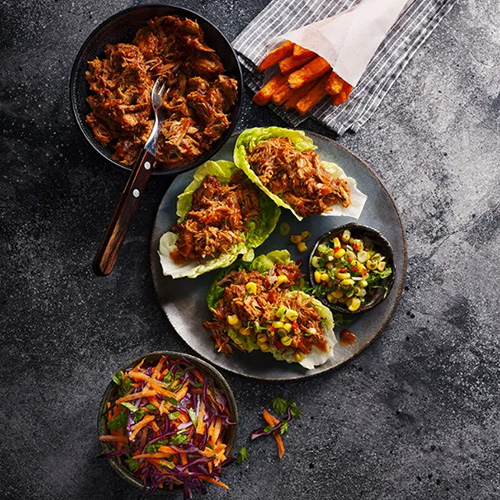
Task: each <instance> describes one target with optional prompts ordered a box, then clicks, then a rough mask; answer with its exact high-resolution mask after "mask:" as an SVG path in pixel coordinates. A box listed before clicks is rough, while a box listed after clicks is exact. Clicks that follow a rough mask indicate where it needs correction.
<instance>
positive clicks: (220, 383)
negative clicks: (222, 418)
mask: <svg viewBox="0 0 500 500" xmlns="http://www.w3.org/2000/svg"><path fill="white" fill-rule="evenodd" d="M161 356H166V357H167V359H179V358H185V359H187V360H188V361H190V362H191V363H193V364H196V365H197V366H198V367H199V368H200V369H201V370H202V372H203V373H204V374H205V375H209V376H211V377H212V378H213V380H214V382H215V386H216V387H218V388H219V389H222V390H223V391H224V395H225V396H226V398H227V404H228V408H229V411H230V414H231V419H232V421H233V422H234V425H232V426H231V427H230V431H229V439H228V442H227V456H229V455H230V454H231V453H232V452H233V450H234V448H235V445H236V438H237V435H238V425H239V416H238V407H237V404H236V399H235V397H234V394H233V391H232V389H231V387H230V385H229V383H228V382H227V380H226V379H225V378H224V376H223V375H222V373H220V372H219V371H218V370H217V369H216V368H214V367H213V366H212V365H211V364H210V363H208V362H207V361H205V360H203V359H200V358H198V357H197V356H193V355H192V354H186V353H182V352H176V351H153V352H148V353H146V354H143V355H142V356H139V357H137V358H135V359H133V360H131V361H129V362H127V363H125V364H124V365H122V366H121V367H120V368H119V369H118V370H116V371H115V372H113V375H114V374H116V373H119V372H121V371H125V370H126V369H128V368H131V367H132V366H135V365H137V364H138V363H140V362H141V361H142V360H143V359H145V360H146V361H145V362H146V363H147V361H148V358H160V357H161ZM116 389H117V385H116V384H115V383H114V382H113V380H111V381H110V383H109V384H108V385H107V387H106V389H105V391H104V395H103V397H102V399H101V403H100V405H99V414H98V417H97V434H98V436H103V435H106V434H108V431H107V428H106V420H105V412H106V403H107V402H108V401H109V398H110V395H111V394H112V392H113V391H114V390H116ZM101 446H102V448H103V452H105V451H110V450H109V449H107V448H106V445H105V444H104V443H101ZM107 461H108V463H109V464H110V465H111V467H112V468H113V470H114V471H115V472H116V473H117V474H118V476H120V477H121V478H122V479H124V480H125V481H127V482H128V483H129V484H131V485H133V486H135V487H136V488H139V489H141V490H142V491H147V492H149V493H153V492H151V490H150V488H149V486H147V487H146V486H144V485H143V484H142V482H141V481H140V480H139V479H138V478H137V477H136V476H134V475H133V474H131V473H130V472H129V471H128V469H126V468H125V467H124V466H123V465H120V464H119V463H118V462H117V461H116V460H115V459H114V458H113V457H109V458H108V459H107ZM179 489H180V487H179V488H174V489H173V490H167V489H161V490H156V491H155V492H154V493H156V494H168V493H172V492H176V491H179Z"/></svg>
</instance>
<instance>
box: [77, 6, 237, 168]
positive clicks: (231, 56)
mask: <svg viewBox="0 0 500 500" xmlns="http://www.w3.org/2000/svg"><path fill="white" fill-rule="evenodd" d="M167 15H178V16H182V17H187V18H189V19H192V20H194V21H197V22H198V24H199V25H200V26H201V28H202V29H203V31H204V33H205V41H206V42H207V44H208V45H209V46H210V47H212V48H213V49H214V50H215V51H216V53H217V55H218V56H219V57H220V59H221V61H222V63H223V64H224V68H225V70H226V73H225V74H226V75H228V76H230V77H232V78H234V79H235V80H236V81H237V82H238V95H237V97H236V101H235V103H234V105H233V107H232V108H231V111H230V114H229V120H230V122H231V125H230V126H229V128H228V129H227V130H226V131H225V132H224V134H223V135H222V137H221V138H220V139H219V140H218V141H217V142H215V143H214V144H212V146H211V147H210V149H209V150H208V151H207V152H205V153H204V154H203V155H201V156H199V157H198V158H195V159H194V160H193V161H192V162H190V163H188V164H187V165H185V166H182V167H178V168H171V169H169V168H157V169H156V168H155V169H154V170H153V171H152V174H153V175H174V174H178V173H180V172H184V171H186V170H190V169H192V168H195V167H197V166H199V165H201V164H202V163H204V162H205V161H207V160H209V159H210V158H211V157H212V156H213V155H214V154H215V153H217V151H219V149H220V148H221V147H222V146H223V145H224V143H225V142H226V141H227V140H228V139H229V137H231V134H232V132H233V130H234V128H235V127H236V122H237V121H238V117H239V114H240V109H241V102H242V92H243V75H242V73H241V66H240V63H239V61H238V58H237V57H236V54H235V52H234V50H233V48H232V47H231V44H230V43H229V42H228V40H227V39H226V38H225V36H224V35H223V34H222V33H221V32H220V31H219V30H218V29H217V28H216V27H215V26H214V25H213V24H212V23H211V22H210V21H208V20H207V19H205V18H204V17H202V16H200V15H199V14H197V13H195V12H192V11H190V10H188V9H184V8H182V7H176V6H173V5H143V6H141V7H131V8H129V9H126V10H122V11H121V12H118V13H117V14H115V15H114V16H112V17H110V18H109V19H107V20H106V21H104V22H103V23H102V24H101V25H100V26H98V27H97V28H96V29H95V30H94V31H93V32H92V33H91V34H90V35H89V37H88V38H87V40H85V42H84V44H83V45H82V48H81V49H80V51H79V52H78V55H77V56H76V59H75V62H74V63H73V69H72V71H71V79H70V102H71V110H72V111H73V116H74V117H75V120H76V123H77V124H78V127H79V128H80V130H81V132H82V134H83V135H84V136H85V138H86V139H87V140H88V142H89V143H90V144H91V146H92V147H93V148H94V149H95V150H96V151H97V152H98V153H100V154H101V155H102V156H104V158H106V159H107V160H109V161H110V162H111V163H113V164H114V165H116V166H117V167H120V168H123V169H125V170H128V171H130V170H131V167H129V166H127V165H122V164H121V163H120V162H118V161H116V160H113V159H112V158H111V155H112V153H113V152H112V150H111V149H110V148H106V147H104V146H102V144H100V143H99V142H98V141H97V139H96V138H95V137H94V134H93V133H92V130H91V129H90V127H89V126H88V125H87V124H86V123H85V117H86V116H87V115H88V114H89V113H90V111H91V109H90V106H89V104H88V103H87V97H88V96H89V95H90V89H89V86H88V83H87V80H86V79H85V71H86V70H87V68H88V61H91V60H93V59H95V58H96V57H102V56H103V54H104V47H105V46H106V45H108V44H116V43H130V42H131V41H132V40H133V39H134V37H135V34H136V33H137V31H139V29H140V28H143V27H144V26H146V24H147V22H148V20H150V19H152V18H154V17H160V16H167Z"/></svg>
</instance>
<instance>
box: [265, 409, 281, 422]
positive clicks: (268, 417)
mask: <svg viewBox="0 0 500 500" xmlns="http://www.w3.org/2000/svg"><path fill="white" fill-rule="evenodd" d="M262 416H263V417H264V420H265V421H266V422H267V423H268V425H273V426H274V425H278V424H279V423H280V421H279V420H278V419H277V418H276V417H275V416H273V415H271V414H270V413H269V412H268V411H267V410H262Z"/></svg>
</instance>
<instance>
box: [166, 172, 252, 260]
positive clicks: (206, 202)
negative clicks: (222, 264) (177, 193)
mask: <svg viewBox="0 0 500 500" xmlns="http://www.w3.org/2000/svg"><path fill="white" fill-rule="evenodd" d="M259 208H260V198H259V192H258V190H257V188H256V187H255V186H254V185H253V184H252V183H250V182H249V181H248V180H246V178H245V175H244V174H243V172H242V171H241V170H240V171H238V172H236V173H235V174H234V175H233V176H232V177H231V180H230V181H229V183H228V184H222V183H221V182H220V181H219V180H218V179H217V177H215V176H213V175H207V176H206V177H205V178H204V179H203V182H202V183H201V185H200V187H199V188H198V189H197V190H196V191H195V192H194V193H193V198H192V202H191V210H190V211H189V212H188V213H187V214H186V217H185V218H184V220H183V221H182V222H181V223H179V224H177V225H176V226H174V227H173V228H172V231H173V232H174V233H175V234H177V236H178V239H177V242H176V245H177V248H176V252H175V254H174V255H173V256H172V257H173V258H174V260H178V258H179V257H180V258H181V259H183V260H198V261H199V262H203V260H205V259H206V258H207V257H217V256H219V255H221V254H223V253H227V252H228V250H230V249H231V248H232V247H233V245H234V244H235V243H237V242H239V241H245V233H246V231H247V226H248V222H249V221H250V220H251V219H252V218H256V217H257V216H258V214H259Z"/></svg>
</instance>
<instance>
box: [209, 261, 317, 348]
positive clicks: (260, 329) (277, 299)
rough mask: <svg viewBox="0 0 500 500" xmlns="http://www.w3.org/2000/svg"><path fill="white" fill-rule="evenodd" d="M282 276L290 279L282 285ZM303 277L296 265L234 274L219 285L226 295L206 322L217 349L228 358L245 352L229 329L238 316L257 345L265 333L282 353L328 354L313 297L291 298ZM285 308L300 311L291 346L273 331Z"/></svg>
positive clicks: (242, 271) (289, 335)
mask: <svg viewBox="0 0 500 500" xmlns="http://www.w3.org/2000/svg"><path fill="white" fill-rule="evenodd" d="M280 275H284V276H286V277H287V278H288V281H286V282H285V283H281V284H278V276H280ZM301 278H302V273H301V272H300V269H299V268H298V267H297V265H296V264H295V262H291V263H289V264H276V265H275V266H274V267H273V268H272V269H271V270H270V271H269V273H268V274H262V273H259V272H257V271H246V270H241V271H230V272H229V273H228V274H227V275H226V276H225V277H224V278H223V279H222V280H221V281H220V282H219V283H218V285H219V286H223V287H224V294H223V296H222V298H221V299H220V300H219V303H218V306H217V309H215V310H213V314H214V319H213V320H212V321H205V322H204V323H203V326H204V327H205V328H207V329H208V330H210V331H211V333H212V340H213V341H214V344H215V348H216V350H217V351H218V352H222V353H224V354H226V355H227V356H229V355H230V354H231V353H232V352H233V347H235V348H237V349H239V350H244V349H243V348H242V347H241V346H239V345H238V344H236V343H235V342H234V341H233V340H232V339H231V337H230V336H229V335H228V330H229V329H230V328H234V327H231V326H230V325H229V324H228V320H227V318H228V316H229V315H234V314H236V315H237V316H238V318H239V320H240V321H241V323H242V325H243V327H244V328H245V329H246V332H245V333H246V335H250V337H251V339H252V340H253V341H254V342H257V338H258V335H263V334H264V335H266V336H267V343H268V344H272V345H273V346H274V347H276V348H277V349H279V350H285V351H289V352H291V353H299V354H301V355H305V354H308V353H310V352H311V350H312V348H313V346H316V347H317V348H318V349H320V350H321V351H325V352H326V350H327V342H326V341H325V339H324V338H323V327H322V325H321V318H320V316H319V315H318V312H317V310H316V308H315V307H314V305H313V304H312V297H309V296H307V297H306V296H304V295H302V294H299V293H296V294H288V295H287V292H289V291H290V288H291V287H292V286H294V285H298V283H299V282H300V280H301ZM249 282H252V283H255V284H256V287H257V290H256V293H253V294H249V293H248V291H247V289H246V284H247V283H249ZM281 305H283V306H285V307H286V308H287V309H294V310H295V311H297V312H298V318H297V319H296V321H294V322H293V323H292V325H293V327H292V329H291V330H290V332H289V333H287V336H288V337H289V338H290V339H291V344H290V345H289V346H285V345H283V344H282V343H281V338H282V337H281V336H280V335H279V332H277V331H275V330H274V329H273V328H272V324H273V322H274V321H277V320H278V318H277V317H276V311H277V310H278V308H279V307H280V306H281ZM311 332H313V333H311Z"/></svg>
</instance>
